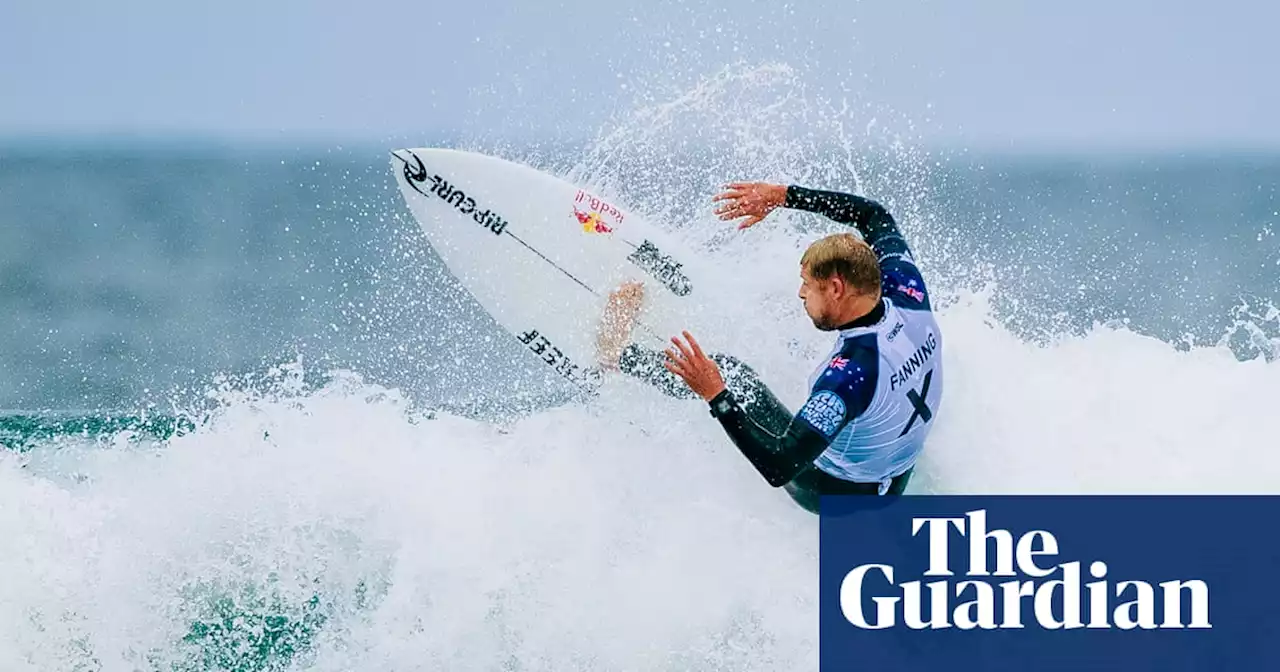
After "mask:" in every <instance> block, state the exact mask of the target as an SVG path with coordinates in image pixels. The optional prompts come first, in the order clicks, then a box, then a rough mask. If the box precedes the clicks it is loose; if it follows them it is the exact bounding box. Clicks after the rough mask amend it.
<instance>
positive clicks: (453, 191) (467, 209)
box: [392, 150, 507, 235]
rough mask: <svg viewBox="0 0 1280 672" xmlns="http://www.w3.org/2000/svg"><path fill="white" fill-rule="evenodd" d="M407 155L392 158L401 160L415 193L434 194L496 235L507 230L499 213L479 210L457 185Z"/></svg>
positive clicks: (397, 154)
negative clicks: (426, 186)
mask: <svg viewBox="0 0 1280 672" xmlns="http://www.w3.org/2000/svg"><path fill="white" fill-rule="evenodd" d="M404 153H405V154H408V155H409V158H407V159H406V158H405V157H403V156H401V155H400V154H399V153H395V154H392V156H394V157H396V158H397V159H400V161H401V163H403V164H404V179H405V181H406V182H407V183H408V184H409V186H410V187H412V188H413V190H414V191H416V192H418V193H419V194H422V195H423V196H427V197H428V198H430V196H431V195H432V194H434V195H435V196H436V197H438V198H440V199H442V200H444V201H445V202H446V203H448V204H449V205H452V206H453V207H454V208H455V209H456V210H458V212H461V213H462V214H464V215H472V219H474V220H475V222H476V223H477V224H479V225H481V226H482V227H484V228H486V229H489V230H490V231H492V232H493V233H494V235H499V234H501V233H502V232H503V231H504V230H505V229H506V228H507V220H505V219H503V218H502V217H501V216H500V215H498V213H496V212H492V211H490V210H489V209H488V208H485V209H484V210H483V211H478V210H477V207H478V206H477V204H476V199H474V198H472V197H470V196H468V195H467V194H466V192H464V191H463V190H462V189H459V188H458V187H457V186H455V185H451V184H449V182H448V181H446V180H445V179H444V178H443V177H441V176H439V175H428V174H427V166H426V164H424V163H423V162H422V158H421V157H419V156H418V155H417V154H414V153H413V152H410V151H408V150H406V151H405V152H404ZM428 180H430V181H431V186H430V188H428V189H427V190H426V191H423V190H422V186H420V185H425V184H426V183H427V181H428Z"/></svg>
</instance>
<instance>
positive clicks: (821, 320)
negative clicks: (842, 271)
mask: <svg viewBox="0 0 1280 672" xmlns="http://www.w3.org/2000/svg"><path fill="white" fill-rule="evenodd" d="M842 285H843V283H842V282H841V281H840V278H839V276H833V277H831V278H829V279H827V280H818V279H816V278H814V277H813V276H811V275H809V269H807V268H805V267H803V266H801V267H800V300H801V301H803V302H804V312H806V313H808V314H809V319H810V320H813V326H815V327H817V328H818V329H820V330H822V331H831V330H832V329H835V328H836V326H837V323H836V320H835V319H834V317H833V316H832V312H833V311H834V310H835V308H836V306H837V301H836V299H837V295H838V294H840V290H841V288H842Z"/></svg>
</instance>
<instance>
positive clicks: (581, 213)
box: [573, 189, 624, 233]
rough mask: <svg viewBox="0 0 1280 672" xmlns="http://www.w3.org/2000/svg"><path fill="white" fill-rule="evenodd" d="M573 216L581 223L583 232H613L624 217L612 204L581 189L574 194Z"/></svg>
mask: <svg viewBox="0 0 1280 672" xmlns="http://www.w3.org/2000/svg"><path fill="white" fill-rule="evenodd" d="M573 216H574V217H577V218H578V223H580V224H582V231H583V232H584V233H613V230H614V228H616V227H617V226H618V225H620V224H622V220H623V219H624V215H623V214H622V212H621V211H620V210H618V208H616V207H614V206H613V204H611V203H609V202H608V201H605V200H604V199H602V198H600V197H598V196H595V195H593V194H591V193H590V192H588V191H585V190H582V189H579V190H578V193H577V195H575V196H574V199H573Z"/></svg>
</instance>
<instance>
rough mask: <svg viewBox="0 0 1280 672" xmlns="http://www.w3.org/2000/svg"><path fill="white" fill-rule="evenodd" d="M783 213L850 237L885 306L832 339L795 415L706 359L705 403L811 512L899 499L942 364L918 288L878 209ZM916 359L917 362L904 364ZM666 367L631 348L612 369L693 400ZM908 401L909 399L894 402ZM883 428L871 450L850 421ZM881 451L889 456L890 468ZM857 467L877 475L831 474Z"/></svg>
mask: <svg viewBox="0 0 1280 672" xmlns="http://www.w3.org/2000/svg"><path fill="white" fill-rule="evenodd" d="M784 207H788V208H797V209H803V210H809V211H812V212H816V213H818V214H821V215H823V216H826V217H828V218H830V219H832V220H835V221H837V222H842V223H846V224H851V225H853V226H854V227H856V228H857V229H858V232H859V233H860V234H861V235H862V237H863V239H864V240H865V241H866V242H867V243H868V244H869V245H870V246H871V247H872V249H873V250H874V251H875V253H876V256H877V258H878V259H879V260H880V266H881V275H882V283H881V285H882V287H881V290H882V294H883V296H884V299H883V300H882V301H881V302H880V303H879V304H877V306H876V308H875V309H874V310H872V311H871V312H870V313H868V314H867V315H864V316H863V317H861V318H858V319H857V320H855V321H853V322H851V323H850V324H846V325H843V326H841V327H840V328H839V331H840V334H841V336H840V339H838V340H837V345H836V348H835V349H833V351H832V356H831V358H830V360H829V361H825V362H824V365H823V366H822V367H820V369H819V371H817V372H816V373H815V379H814V382H813V384H812V387H813V389H812V390H811V393H810V398H809V400H808V402H806V404H805V406H804V407H803V408H802V409H801V411H800V413H799V414H798V415H796V414H793V413H792V412H791V411H790V410H789V409H787V407H786V406H785V405H784V404H783V403H782V402H781V401H779V400H778V398H777V397H776V396H774V394H773V393H772V392H771V391H770V390H769V388H768V387H767V386H766V385H765V384H764V383H763V382H762V381H761V380H760V379H759V377H758V376H757V375H756V373H755V371H753V370H752V369H751V367H750V366H748V365H746V364H744V363H743V362H741V361H739V360H738V359H737V358H735V357H732V356H730V355H725V354H722V353H713V354H710V355H708V356H709V357H710V358H711V359H712V360H713V361H715V362H716V364H717V365H718V366H719V367H720V371H721V373H722V376H723V378H724V380H725V385H726V387H727V388H728V389H726V391H725V392H723V393H721V394H720V395H719V396H717V397H716V398H715V399H713V400H711V403H710V407H711V413H712V415H713V416H715V417H716V418H718V419H719V421H720V423H721V425H722V426H723V427H724V429H725V431H726V432H727V433H728V434H729V437H730V438H731V439H732V441H733V442H734V444H735V445H737V446H738V448H739V450H741V451H742V453H743V455H744V456H746V458H747V459H748V460H749V461H750V462H751V463H752V464H753V465H754V466H755V467H756V469H757V470H758V471H759V472H760V474H761V475H762V476H764V478H765V479H766V480H767V481H768V482H769V484H770V485H773V486H775V487H778V486H782V487H785V488H786V490H787V492H788V493H790V495H791V496H792V497H793V498H794V499H795V500H796V502H797V503H799V504H800V505H801V506H803V507H804V508H805V509H807V510H809V511H813V512H815V513H816V512H817V510H818V502H819V497H820V496H821V495H824V494H899V493H901V492H902V491H903V490H904V489H905V488H906V485H907V482H908V480H909V479H910V477H911V473H912V469H913V468H914V466H913V465H914V458H915V454H917V453H918V451H919V447H920V445H921V443H922V442H923V438H924V434H926V433H927V432H928V427H930V426H931V425H932V423H931V422H929V421H930V420H931V418H932V415H933V410H935V409H936V407H937V400H938V398H939V395H940V394H941V370H940V357H934V354H935V352H936V351H937V349H938V345H937V338H938V334H937V333H936V332H937V325H936V323H935V322H934V321H933V318H932V314H931V306H930V305H929V300H928V295H927V293H926V289H925V286H924V281H923V279H922V278H921V277H920V274H919V271H918V270H917V269H916V267H915V264H914V262H913V260H912V259H911V254H910V250H909V249H908V246H907V244H906V241H905V239H904V238H903V236H902V233H901V232H900V231H899V230H898V227H897V225H896V224H895V223H894V220H893V218H892V216H890V214H889V213H888V212H887V211H886V210H885V209H884V208H883V207H882V206H880V205H879V204H878V203H876V202H874V201H871V200H868V199H864V198H861V197H858V196H854V195H852V194H843V193H838V192H829V191H817V190H812V189H805V188H802V187H797V186H791V187H789V188H788V189H787V198H786V202H785V204H784ZM886 318H888V319H886ZM895 339H896V340H895ZM916 342H918V347H917V343H916ZM911 348H915V351H913V352H910V354H909V355H906V354H905V353H907V352H908V351H909V349H911ZM665 361H666V355H665V354H663V353H662V352H657V351H651V350H646V349H643V348H640V347H638V346H635V345H634V344H633V345H630V346H628V347H627V348H626V349H625V350H624V351H623V353H622V357H621V358H620V360H619V369H620V370H621V371H623V372H625V373H627V374H630V375H632V376H636V377H638V378H640V379H643V380H645V381H647V382H650V383H652V384H654V385H655V386H657V387H658V388H659V389H661V390H662V391H663V392H665V393H666V394H668V395H671V396H674V397H680V398H695V396H696V395H694V393H693V391H692V390H690V389H689V387H688V385H686V384H685V383H684V381H683V380H681V379H680V378H679V377H677V376H675V375H674V374H672V373H671V372H669V371H667V370H666V368H665V367H664V362H665ZM935 369H936V377H935V375H934V374H935ZM899 386H901V388H902V389H901V390H899V389H898V388H899ZM931 388H932V389H931ZM890 390H892V391H890ZM906 390H910V394H906V395H904V394H902V393H901V392H903V391H906ZM877 395H880V397H883V398H881V399H880V400H879V404H878V405H877V406H876V410H877V413H876V418H869V419H866V420H863V418H864V417H865V416H864V415H863V414H864V413H865V412H866V411H867V409H868V408H870V407H871V406H872V402H873V401H875V400H876V399H877ZM895 404H896V405H897V406H898V407H899V408H895V407H894V405H895ZM907 404H911V406H908V405H907ZM931 407H932V408H931ZM886 408H887V409H888V410H885V409H886ZM895 413H897V415H894V414H895ZM885 417H889V418H890V420H892V421H893V422H895V423H896V424H894V425H893V426H892V427H889V428H888V429H889V430H892V431H888V432H887V434H886V430H885V429H884V428H882V427H880V426H878V425H876V426H874V427H872V429H873V430H874V434H873V435H882V434H883V435H889V436H892V435H894V434H897V430H898V425H902V430H901V434H897V439H896V443H895V442H889V441H881V442H880V443H876V441H878V439H877V440H870V439H867V438H865V437H862V436H860V435H858V432H857V431H856V430H855V427H854V421H855V420H858V421H859V422H858V426H857V429H858V430H861V429H863V428H864V426H865V425H867V424H870V425H875V423H877V422H878V423H880V424H881V425H884V424H885V420H884V418H885ZM903 421H906V422H903ZM886 426H887V425H886ZM838 441H843V442H844V443H843V444H841V445H839V446H837V447H838V448H840V449H841V451H840V452H839V453H838V454H837V455H836V458H837V459H836V461H834V462H833V461H832V460H830V459H827V458H826V457H825V455H824V452H825V451H827V450H828V448H830V447H832V445H833V442H838ZM859 444H861V445H859ZM863 446H867V447H866V448H865V450H864V447H863ZM877 450H879V451H880V452H881V453H883V452H885V451H889V452H890V453H891V454H890V455H889V456H888V457H887V458H886V457H885V456H884V455H882V454H879V453H877V452H876V451H877ZM859 451H862V452H859ZM894 451H896V452H894ZM911 451H913V452H911ZM819 456H824V460H825V462H824V461H823V460H818V458H819ZM840 460H843V463H841V462H840ZM877 461H878V462H877ZM860 462H862V463H872V462H876V468H877V469H880V470H881V471H876V472H874V473H876V476H875V477H874V478H868V479H867V480H856V479H850V478H842V477H839V476H837V475H835V474H833V473H830V472H833V471H834V472H837V473H841V474H847V473H849V472H850V471H853V472H855V473H856V471H857V469H856V468H854V469H852V470H851V469H849V468H845V469H843V470H842V469H840V468H839V467H840V466H841V464H843V465H845V466H846V467H847V465H849V464H854V465H855V467H856V465H857V464H858V463H860ZM820 463H821V464H820ZM885 465H888V466H885ZM824 466H825V468H820V467H824ZM881 472H884V473H881ZM895 472H896V473H895ZM868 473H871V472H868Z"/></svg>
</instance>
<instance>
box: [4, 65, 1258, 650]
mask: <svg viewBox="0 0 1280 672" xmlns="http://www.w3.org/2000/svg"><path fill="white" fill-rule="evenodd" d="M767 102H772V104H763V103H767ZM844 102H845V101H830V100H825V99H822V98H819V97H816V96H814V95H812V94H807V93H805V92H804V91H802V90H799V89H797V88H796V87H795V85H794V81H793V80H792V78H791V75H790V73H789V72H788V71H787V70H786V69H785V68H763V69H754V70H747V71H737V72H726V73H719V74H717V75H715V76H713V77H709V78H708V81H707V82H704V84H703V85H702V86H700V87H697V88H696V89H694V90H691V91H688V92H685V93H683V94H680V95H676V96H674V97H672V98H671V99H669V100H666V101H663V102H662V103H660V104H656V105H654V106H652V107H646V108H642V109H637V110H635V111H634V113H633V114H632V115H630V116H627V117H625V118H621V119H618V120H616V121H615V122H613V123H612V125H611V126H610V127H608V128H604V129H601V132H600V133H599V135H598V137H597V138H596V139H594V140H593V141H591V142H589V143H586V144H584V145H582V146H550V145H548V146H540V147H513V146H510V145H504V144H502V143H499V142H497V141H494V140H491V139H486V138H463V139H456V140H454V141H451V143H450V144H451V145H452V146H460V147H464V148H471V149H479V150H483V151H490V152H494V153H498V154H501V155H504V156H507V157H509V158H514V159H518V160H523V161H526V162H529V163H532V164H534V165H536V166H539V167H542V168H545V169H547V170H550V171H552V172H556V173H558V174H561V175H564V176H566V177H569V178H571V179H574V180H578V181H580V182H583V183H586V184H589V185H592V186H593V187H594V188H597V189H599V190H601V191H604V192H606V193H608V194H610V195H612V196H614V197H616V198H618V199H619V200H621V201H623V202H625V203H629V204H631V205H632V207H633V209H634V210H636V211H638V212H640V213H643V214H644V215H646V216H647V217H649V218H650V219H651V221H655V222H658V223H660V224H661V225H663V226H664V227H666V228H667V229H669V230H670V231H671V232H672V233H673V234H674V235H676V236H678V237H680V238H681V239H683V240H684V241H685V242H686V243H687V244H688V245H689V246H690V247H692V248H694V249H696V250H698V252H699V254H698V257H699V259H700V260H701V263H704V264H706V266H707V270H711V271H713V272H714V277H715V281H714V282H715V283H717V285H716V287H714V291H711V292H708V293H706V294H705V295H706V296H707V298H706V299H705V303H704V304H703V305H702V306H700V314H699V315H698V316H697V321H698V323H699V324H703V325H707V326H705V327H703V329H705V331H703V332H701V333H699V334H698V336H699V340H700V341H701V342H703V343H704V345H707V347H711V348H715V349H719V350H725V351H730V352H733V353H735V354H737V355H738V356H740V357H742V358H743V359H745V360H747V361H749V362H751V363H752V364H753V366H755V367H756V368H757V370H758V371H759V372H760V373H761V375H762V376H763V377H764V379H765V380H766V381H767V382H769V383H770V384H771V386H772V387H773V388H774V389H775V391H776V392H777V393H778V394H779V396H780V397H781V398H782V399H783V400H784V401H787V402H789V403H792V404H798V403H799V402H800V401H801V400H802V399H803V398H804V392H805V390H804V381H805V378H806V376H807V374H808V372H809V370H810V369H811V367H812V366H813V364H814V362H815V360H816V358H817V357H820V356H821V355H822V354H823V353H824V352H825V351H826V348H827V345H828V344H829V339H830V336H829V335H828V334H823V333H820V332H816V331H815V330H814V329H812V326H811V325H810V323H809V322H808V321H807V319H806V318H805V316H804V314H803V312H802V309H801V307H800V304H799V301H798V300H797V299H796V297H795V292H796V288H797V282H798V280H797V272H798V271H797V268H796V261H797V259H798V257H799V254H800V252H801V251H802V250H803V247H804V245H805V244H806V243H807V242H808V241H810V240H812V239H814V238H815V237H817V236H819V235H822V234H823V233H826V232H828V231H831V230H834V229H833V228H832V225H830V224H828V223H825V222H823V221H822V220H819V219H817V218H815V217H812V216H809V215H804V214H798V213H780V214H779V215H776V216H775V217H773V218H771V220H769V221H767V222H766V223H764V224H761V225H759V226H757V227H755V228H753V229H752V230H749V231H747V232H738V231H736V230H734V228H733V227H732V226H731V225H726V224H721V223H718V222H717V221H716V220H715V219H714V218H713V217H712V215H711V204H710V203H709V198H710V196H711V195H712V194H713V193H714V192H715V188H716V187H717V186H718V185H720V184H722V183H724V182H726V181H728V180H733V179H771V180H778V181H796V182H801V183H804V184H808V185H811V186H817V187H824V188H835V189H846V190H857V191H859V192H860V193H863V194H866V195H868V196H870V197H873V198H877V199H879V200H881V201H882V202H884V203H885V204H886V205H888V206H889V207H890V208H891V209H892V210H893V212H894V213H895V214H896V215H897V216H898V218H899V221H900V222H901V223H902V225H903V227H904V229H905V230H906V232H907V234H908V237H909V240H910V242H911V243H912V244H913V246H914V248H915V250H916V253H917V257H918V258H919V260H920V263H921V265H922V268H923V270H924V272H925V274H926V279H927V280H928V281H929V282H930V283H931V284H932V286H933V291H934V292H935V296H936V297H937V299H936V302H937V303H938V305H939V312H940V318H939V319H940V322H941V326H942V328H943V330H944V336H945V339H946V340H945V349H944V353H943V356H944V357H945V359H946V362H947V366H948V369H949V371H948V383H947V384H948V389H947V390H946V396H945V397H944V402H943V404H944V405H943V407H942V409H941V410H940V412H939V414H938V416H937V420H936V422H937V426H936V428H935V431H934V434H933V435H932V439H931V443H930V445H929V446H928V448H927V451H926V454H925V457H924V459H923V462H922V463H921V465H920V467H919V468H918V470H917V476H916V477H915V479H914V480H913V482H912V486H911V491H912V492H920V493H965V492H998V493H1038V492H1089V493H1095V492H1123V493H1150V492H1161V493H1207V492H1251V493H1257V492H1267V493H1270V492H1276V491H1278V490H1280V458H1278V457H1277V456H1276V453H1277V449H1280V414H1278V413H1277V411H1276V409H1277V400H1280V362H1278V361H1277V358H1278V356H1280V311H1278V310H1277V308H1276V306H1277V305H1280V238H1278V237H1277V235H1276V230H1277V228H1280V196H1278V195H1277V186H1276V185H1277V184H1280V156H1276V155H1242V154H1238V153H1236V154H1223V155H1216V154H1213V153H1210V152H1204V151H1200V152H1194V153H1191V152H1189V153H1178V152H1168V153H1163V154H1148V155H1112V154H1108V155H1080V154H1077V155H1072V156H1027V155H1023V156H1012V155H983V154H980V153H975V152H962V151H949V152H940V151H927V150H925V149H923V148H920V147H917V146H915V145H913V144H912V143H911V142H910V139H909V137H906V136H903V135H901V134H899V133H895V132H894V131H893V129H891V128H887V127H885V126H882V125H879V124H877V123H875V122H876V119H874V118H870V117H868V116H866V113H865V112H863V111H861V110H863V109H864V108H862V107H860V106H856V105H854V106H850V105H845V104H843V103H844ZM853 129H856V130H853ZM424 144H425V143H424ZM394 148H395V147H391V146H382V145H379V144H377V143H369V144H366V145H360V146H339V145H336V144H335V145H332V146H326V145H319V146H317V145H307V146H290V145H286V144H277V145H273V146H242V145H235V144H228V145H211V144H208V143H203V144H189V143H176V142H160V141H128V142H122V141H112V142H106V141H83V140H81V141H74V142H73V141H69V140H68V141H58V142H48V141H40V142H36V141H34V140H32V141H30V142H14V143H10V144H9V145H7V146H6V147H4V148H3V150H0V311H2V312H3V314H4V315H5V317H6V318H7V319H6V324H7V328H5V329H2V330H0V409H5V410H4V412H3V417H0V444H3V446H4V447H5V449H4V450H0V539H3V540H4V541H3V545H2V546H0V576H4V577H5V580H4V581H0V669H3V670H13V671H21V670H85V671H89V670H94V671H96V670H101V671H115V670H130V671H133V670H148V671H150V670H157V671H159V670H164V671H166V672H167V671H170V670H182V671H187V670H192V671H194V670H355V669H360V670H419V669H468V670H471V669H476V670H564V669H583V670H615V669H628V670H668V669H734V670H775V669H779V668H786V669H813V668H815V667H816V661H817V658H816V656H817V646H816V645H817V594H816V589H817V580H816V577H817V574H816V571H817V526H816V520H815V519H814V518H813V517H812V516H810V515H809V514H806V513H804V512H802V511H800V510H799V509H798V508H796V507H794V506H792V505H791V504H790V503H789V500H788V499H787V497H786V495H785V494H783V493H781V492H780V491H777V490H772V489H770V488H768V487H767V486H766V485H765V484H764V482H763V480H762V479H760V478H759V477H758V475H757V474H755V472H754V471H753V470H752V469H751V467H750V466H749V465H747V463H746V462H745V461H744V460H742V459H741V458H740V456H739V455H738V454H737V452H736V449H734V448H733V446H732V445H731V444H730V443H729V442H728V441H727V440H726V439H725V438H724V437H723V434H722V432H721V431H720V429H719V427H718V425H716V424H715V423H714V422H713V421H711V420H710V419H709V418H708V417H707V415H706V412H705V409H704V408H703V407H702V406H701V405H700V404H697V403H692V402H681V401H676V400H671V399H667V398H665V397H662V396H661V395H659V394H657V393H655V392H653V391H651V390H647V389H645V388H643V387H642V386H640V385H637V384H634V383H631V382H629V381H625V380H611V381H609V383H608V384H607V385H606V387H605V389H604V392H603V394H601V395H600V396H599V397H597V398H585V399H584V398H580V397H577V396H574V394H573V393H572V391H571V390H568V389H565V388H564V387H563V386H562V385H561V383H560V382H559V381H557V380H555V379H553V378H551V377H549V376H545V375H543V374H541V372H540V371H538V370H536V369H535V370H532V371H531V370H529V369H528V366H527V364H525V363H524V362H523V360H522V352H521V349H520V348H519V347H518V344H514V343H512V341H511V340H510V339H509V338H507V337H505V335H504V334H503V333H502V332H501V331H500V330H498V329H497V327H496V326H495V325H494V324H493V323H492V321H491V320H489V318H487V317H486V316H485V315H484V314H483V312H481V311H480V310H479V309H478V308H477V307H476V305H475V304H474V303H473V302H472V301H471V300H470V299H469V298H468V297H467V295H466V294H465V292H464V291H462V290H461V289H460V288H459V287H458V286H457V285H456V284H455V283H454V282H452V280H451V278H450V277H449V275H448V274H447V272H446V271H445V270H444V269H443V268H442V267H441V265H440V264H439V263H438V261H437V260H436V258H435V257H434V255H433V254H432V253H431V250H430V249H429V247H428V246H427V245H426V244H425V240H424V239H423V238H422V236H421V235H420V234H419V232H418V231H417V229H416V226H415V225H414V223H413V222H412V220H411V218H410V217H409V216H408V214H407V212H406V211H405V210H404V208H403V206H402V203H401V202H400V200H399V199H400V197H399V194H398V193H397V192H396V190H395V185H394V181H393V179H392V175H391V172H390V171H391V166H390V157H389V154H388V152H389V150H390V149H394Z"/></svg>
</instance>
